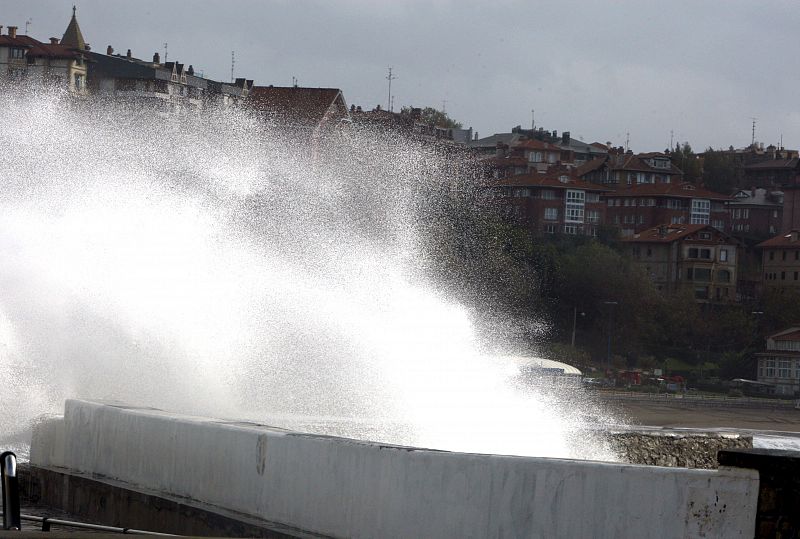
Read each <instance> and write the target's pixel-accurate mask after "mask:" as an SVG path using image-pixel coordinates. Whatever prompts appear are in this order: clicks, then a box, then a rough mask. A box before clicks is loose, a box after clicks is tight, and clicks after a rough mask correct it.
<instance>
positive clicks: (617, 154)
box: [578, 148, 683, 186]
mask: <svg viewBox="0 0 800 539" xmlns="http://www.w3.org/2000/svg"><path fill="white" fill-rule="evenodd" d="M578 176H580V177H581V178H583V179H584V180H587V181H590V182H594V183H598V184H602V185H611V186H625V185H628V186H634V185H640V184H669V183H678V182H679V181H680V180H681V177H682V176H683V171H681V170H680V169H679V168H678V167H676V166H675V165H673V164H672V161H671V160H670V158H669V156H668V155H666V154H663V153H658V152H650V153H640V154H634V153H633V152H630V151H628V152H625V153H622V151H621V148H618V149H612V150H611V151H610V152H609V153H607V154H606V155H604V156H601V157H596V158H595V159H593V160H591V161H589V162H587V163H584V164H583V165H582V166H581V167H579V168H578Z"/></svg>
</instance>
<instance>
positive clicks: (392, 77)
mask: <svg viewBox="0 0 800 539" xmlns="http://www.w3.org/2000/svg"><path fill="white" fill-rule="evenodd" d="M396 78H397V77H395V76H394V75H392V68H391V66H390V67H389V74H388V75H387V76H386V80H388V81H389V99H387V100H386V108H387V109H389V112H392V81H393V80H394V79H396Z"/></svg>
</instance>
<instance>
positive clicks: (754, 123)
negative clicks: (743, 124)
mask: <svg viewBox="0 0 800 539" xmlns="http://www.w3.org/2000/svg"><path fill="white" fill-rule="evenodd" d="M750 119H751V120H753V137H752V138H751V139H750V145H751V146H755V144H756V120H758V118H753V117H752V116H751V117H750Z"/></svg>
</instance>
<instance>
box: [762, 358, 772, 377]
mask: <svg viewBox="0 0 800 539" xmlns="http://www.w3.org/2000/svg"><path fill="white" fill-rule="evenodd" d="M764 376H766V377H767V378H774V377H775V360H774V359H772V358H769V359H765V360H764Z"/></svg>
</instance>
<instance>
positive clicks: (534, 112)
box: [531, 109, 536, 131]
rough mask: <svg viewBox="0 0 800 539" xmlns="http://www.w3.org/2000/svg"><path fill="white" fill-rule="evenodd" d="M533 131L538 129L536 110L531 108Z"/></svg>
mask: <svg viewBox="0 0 800 539" xmlns="http://www.w3.org/2000/svg"><path fill="white" fill-rule="evenodd" d="M531 131H536V111H535V110H534V109H531Z"/></svg>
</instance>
